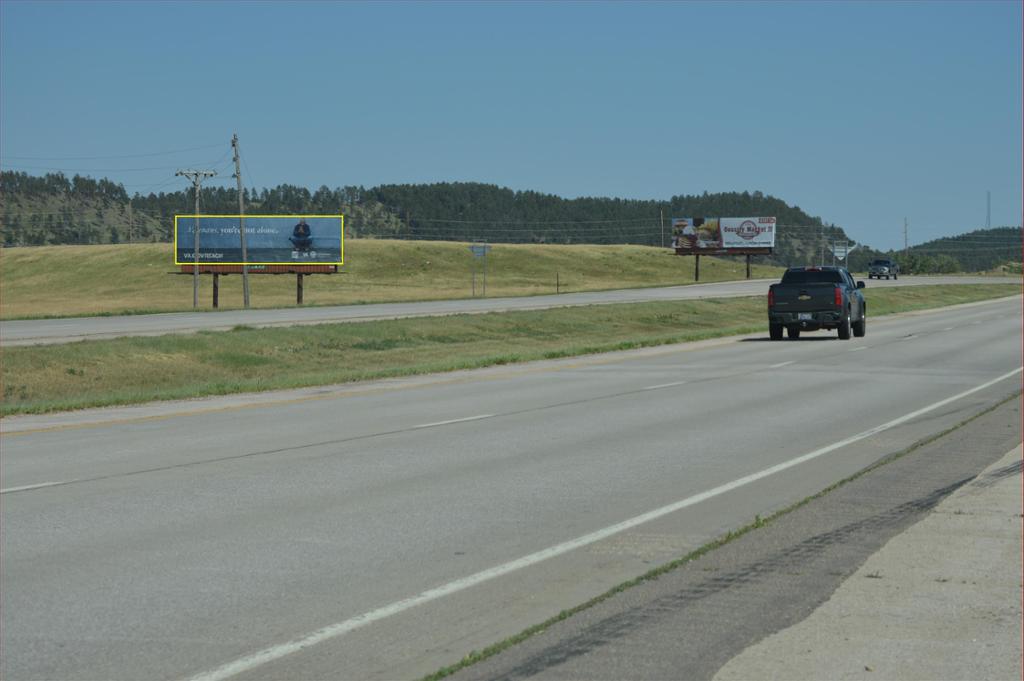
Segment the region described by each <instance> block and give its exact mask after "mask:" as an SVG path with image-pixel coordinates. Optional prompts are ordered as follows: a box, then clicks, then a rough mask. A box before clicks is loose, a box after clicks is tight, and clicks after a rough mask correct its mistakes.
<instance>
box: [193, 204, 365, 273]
mask: <svg viewBox="0 0 1024 681" xmlns="http://www.w3.org/2000/svg"><path fill="white" fill-rule="evenodd" d="M197 217H198V218H199V263H200V264H217V265H280V264H286V263H287V264H293V263H304V264H317V265H342V264H344V260H345V244H344V234H345V217H344V216H342V215H245V216H241V219H242V220H244V225H245V242H246V256H247V257H246V261H245V262H243V260H242V244H241V232H240V230H239V217H240V216H238V215H199V216H196V215H175V216H174V264H175V265H191V264H193V262H195V245H196V242H195V236H196V234H195V221H196V218H197Z"/></svg>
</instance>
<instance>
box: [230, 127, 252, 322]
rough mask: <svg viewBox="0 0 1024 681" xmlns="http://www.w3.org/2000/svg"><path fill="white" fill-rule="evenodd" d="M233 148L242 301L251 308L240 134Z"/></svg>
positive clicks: (233, 143) (234, 138)
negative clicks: (236, 188) (236, 181)
mask: <svg viewBox="0 0 1024 681" xmlns="http://www.w3.org/2000/svg"><path fill="white" fill-rule="evenodd" d="M231 147H232V148H233V149H234V150H235V179H236V180H238V235H239V238H240V239H241V240H242V301H243V302H244V305H245V307H246V308H248V307H249V252H248V250H246V247H245V218H243V217H242V216H243V215H245V199H244V197H243V196H242V168H241V165H240V164H241V152H240V151H239V150H238V133H237V132H236V133H235V134H234V135H233V136H232V137H231Z"/></svg>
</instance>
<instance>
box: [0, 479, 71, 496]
mask: <svg viewBox="0 0 1024 681" xmlns="http://www.w3.org/2000/svg"><path fill="white" fill-rule="evenodd" d="M69 482H76V481H75V480H55V481H52V482H40V483H38V484H35V485H22V486H21V487H5V488H4V489H0V494H7V493H8V492H24V491H25V490H30V489H39V488H40V487H53V486H54V485H66V484H68V483H69Z"/></svg>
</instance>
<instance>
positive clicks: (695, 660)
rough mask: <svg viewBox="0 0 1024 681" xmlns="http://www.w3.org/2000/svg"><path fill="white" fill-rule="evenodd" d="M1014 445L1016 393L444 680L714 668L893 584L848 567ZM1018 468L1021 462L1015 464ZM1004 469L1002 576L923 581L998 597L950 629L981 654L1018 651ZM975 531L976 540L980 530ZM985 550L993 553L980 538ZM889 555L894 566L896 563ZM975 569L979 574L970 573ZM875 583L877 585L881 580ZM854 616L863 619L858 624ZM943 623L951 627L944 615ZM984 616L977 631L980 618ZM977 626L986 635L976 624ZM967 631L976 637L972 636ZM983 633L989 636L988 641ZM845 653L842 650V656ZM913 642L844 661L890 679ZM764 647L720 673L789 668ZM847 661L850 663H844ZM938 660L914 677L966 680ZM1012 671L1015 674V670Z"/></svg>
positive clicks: (918, 613) (892, 616)
mask: <svg viewBox="0 0 1024 681" xmlns="http://www.w3.org/2000/svg"><path fill="white" fill-rule="evenodd" d="M1019 444H1020V397H1019V396H1018V397H1016V398H1014V399H1012V400H1010V401H1008V402H1005V403H1003V404H1002V405H1001V406H999V407H997V408H995V409H993V410H991V411H988V412H986V413H984V414H982V415H981V416H979V417H978V418H975V419H973V420H971V421H969V422H968V423H966V424H965V425H963V426H961V427H960V428H958V429H956V430H954V431H952V432H950V433H948V434H946V435H944V436H942V437H940V438H938V439H935V440H933V441H931V442H929V443H927V444H924V445H922V446H920V447H917V448H915V449H913V450H911V451H909V452H908V453H906V454H905V455H903V456H899V457H897V458H895V459H894V460H892V461H890V462H888V463H887V464H885V465H882V466H879V467H877V468H873V469H871V470H869V471H868V472H866V473H864V474H863V475H860V476H859V477H856V478H855V479H853V480H851V481H849V482H848V483H846V484H844V485H841V486H839V487H838V488H836V489H833V490H832V491H831V492H829V493H827V494H824V495H822V496H819V497H817V498H814V499H812V500H810V501H809V502H808V503H806V504H804V505H802V506H800V507H798V508H796V509H794V510H792V511H790V512H789V513H786V514H784V515H781V516H780V517H778V518H775V519H774V520H772V521H771V522H768V523H767V524H765V525H763V526H761V527H759V528H757V529H756V530H754V531H751V532H748V533H746V534H744V535H742V536H741V537H739V538H738V539H736V540H734V541H731V542H729V543H727V544H725V545H724V546H722V547H720V548H718V549H715V550H714V551H711V552H710V553H707V554H705V555H703V556H700V557H699V558H697V559H695V560H692V561H690V562H688V563H686V564H684V565H683V566H681V567H679V568H678V569H675V570H672V571H670V572H668V573H664V574H661V575H659V576H658V577H657V578H656V579H652V580H648V581H645V582H643V583H641V584H640V585H639V586H636V587H634V588H630V589H627V590H625V591H622V592H621V593H618V594H615V595H613V596H611V597H610V598H607V599H605V600H602V601H600V602H598V603H597V604H596V605H594V606H593V607H591V608H588V609H585V610H583V611H581V612H579V613H578V614H576V615H574V616H572V617H569V618H567V619H564V620H562V621H559V622H555V623H553V624H551V626H549V627H547V628H546V629H544V630H543V631H542V632H540V633H538V634H536V635H534V636H532V637H530V638H528V639H527V640H525V641H524V642H522V643H521V644H519V645H516V646H513V647H511V648H509V649H507V650H505V651H504V652H502V653H500V654H497V655H495V656H493V657H490V658H487V659H485V660H483V661H481V662H479V663H477V664H474V665H472V666H469V667H466V668H464V669H462V670H461V671H459V672H458V673H456V674H455V675H454V677H453V678H456V679H522V678H540V679H660V678H687V679H711V678H713V677H714V676H715V674H716V673H717V672H719V670H720V669H721V668H722V667H723V665H726V663H728V662H729V661H730V660H732V659H733V658H734V657H736V656H737V655H739V654H740V653H742V652H743V651H744V650H747V649H748V648H750V647H751V646H754V645H755V644H757V643H758V642H760V641H762V640H765V639H766V637H770V636H771V635H772V634H775V633H776V632H780V631H784V630H787V629H789V628H790V627H792V626H793V625H796V624H798V623H800V622H803V621H804V620H805V619H807V618H808V617H809V616H811V615H812V613H814V612H815V611H816V610H817V609H818V608H819V607H820V606H822V604H824V603H826V602H827V601H829V599H830V598H831V597H832V596H833V594H834V593H836V591H837V589H839V588H840V586H841V585H843V584H844V583H849V582H871V583H870V584H867V585H862V584H857V587H859V588H871V589H879V588H883V587H887V586H888V584H893V585H898V583H899V582H897V580H896V575H895V573H894V574H893V578H892V581H891V582H887V579H886V577H885V575H886V571H888V570H889V569H891V568H890V567H886V568H885V569H884V570H882V571H881V572H880V575H881V576H882V577H883V578H882V579H877V578H870V579H869V578H867V577H863V576H861V577H858V575H859V574H861V573H860V572H859V570H860V568H861V566H862V565H863V564H865V562H866V561H868V560H869V559H870V558H871V557H873V556H874V555H875V554H876V552H878V551H880V550H881V549H882V548H883V547H884V546H885V545H886V544H887V543H888V542H889V541H890V540H891V539H892V538H894V537H898V536H900V535H901V534H902V533H903V532H905V531H906V530H908V529H909V528H911V527H913V526H914V525H915V524H916V523H918V522H919V521H921V520H922V519H925V518H927V517H929V516H930V514H931V513H932V512H933V511H934V510H935V509H936V507H937V506H939V504H940V503H941V502H942V501H943V500H944V499H946V498H947V497H949V495H951V494H953V493H954V492H956V491H957V490H961V489H962V488H963V492H962V494H961V495H958V496H957V497H955V499H956V500H957V501H956V503H962V499H963V495H967V494H972V493H974V491H975V490H984V489H986V488H985V487H984V484H985V483H984V482H983V481H984V480H985V478H979V480H978V481H976V482H977V484H974V485H970V483H972V481H975V478H976V477H977V476H978V475H979V473H981V472H982V471H985V470H987V469H989V467H991V466H993V465H994V466H995V468H994V470H997V471H998V470H1000V463H999V462H1001V461H1002V460H1003V459H1004V455H1005V454H1006V452H1007V451H1010V450H1013V449H1014V448H1016V447H1017V446H1018V445H1019ZM1003 468H1004V469H1005V466H1003ZM1005 470H1010V469H1005ZM1016 471H1017V473H1019V467H1018V468H1017V469H1016ZM1004 478H1005V482H1002V483H1000V484H999V485H998V486H996V485H993V486H992V487H993V489H995V488H997V487H998V489H999V490H1000V494H1001V493H1002V491H1004V488H1003V486H1004V485H1009V487H1010V488H1011V493H1010V494H1009V496H1003V497H1001V498H1000V500H999V504H1000V508H1001V509H1002V512H1003V515H1004V516H1005V515H1006V512H1010V513H1012V512H1014V510H1015V511H1016V513H1017V514H1018V517H1017V519H1016V524H1013V523H1009V522H1007V524H1012V525H1013V527H1014V528H1015V531H1016V532H1017V540H1018V543H1017V544H1016V548H1014V547H1013V545H1012V544H1011V546H1009V547H1000V549H999V551H1000V552H1001V553H1002V554H1003V555H1004V556H1010V555H1011V554H1012V560H1010V561H1009V562H1007V560H1006V558H1005V557H1004V558H1002V559H1000V558H998V557H995V556H993V557H992V560H993V562H992V569H993V570H995V571H996V572H997V573H998V572H999V570H1000V568H1001V570H1002V574H1001V577H1000V579H999V580H989V579H988V578H984V579H979V578H971V577H961V576H960V575H961V574H962V571H963V570H965V569H969V568H970V566H969V565H968V566H962V565H961V566H960V567H958V568H957V569H956V570H953V566H950V569H949V575H948V576H945V575H939V574H938V572H936V576H935V577H933V578H932V579H941V578H948V579H950V581H951V582H952V580H953V579H958V580H962V581H966V582H968V583H967V584H962V585H954V586H953V587H950V582H933V583H934V587H936V588H946V589H947V591H951V590H952V589H953V588H960V589H962V591H960V594H961V595H962V596H965V597H966V596H968V595H971V594H973V590H975V589H977V590H979V591H981V590H986V591H987V590H991V592H990V593H989V594H988V595H989V596H990V597H992V598H994V599H995V600H994V601H993V602H998V603H999V604H1001V607H1002V608H1003V609H1002V610H994V609H992V608H989V609H988V610H983V611H982V612H983V613H985V617H990V618H991V619H992V621H991V622H986V621H985V619H984V617H981V619H980V621H978V622H976V621H975V619H976V618H974V615H973V614H969V615H967V616H968V617H969V618H971V619H970V620H969V622H970V623H971V626H972V627H974V626H977V627H979V628H978V630H977V631H978V633H973V631H974V630H967V631H965V630H963V628H961V629H960V632H961V634H962V636H963V637H964V638H966V639H967V644H968V645H976V646H978V648H979V650H981V651H989V653H990V654H991V655H1000V654H1001V655H1003V656H1006V655H1007V652H1006V651H1007V648H1006V646H1009V649H1010V650H1014V651H1019V642H1020V617H1019V612H1020V611H1019V604H1020V597H1021V590H1020V589H1021V587H1020V584H1021V582H1020V550H1019V549H1020V544H1019V532H1020V517H1019V513H1020V495H1019V489H1020V478H1019V475H1016V474H1013V472H1012V470H1010V472H1009V473H1008V474H1006V475H1004ZM969 485H970V486H969ZM1014 489H1015V490H1017V495H1016V497H1014V496H1013V494H1012V491H1013V490H1014ZM982 496H984V498H985V499H990V498H991V497H989V496H987V495H982ZM986 503H987V502H986ZM1004 506H1008V507H1009V509H1006V508H1003V507H1004ZM944 508H946V507H944ZM980 508H981V507H979V510H980ZM955 510H956V506H955V504H954V506H953V511H949V512H943V515H946V516H950V517H949V518H947V519H946V520H947V522H950V523H960V524H961V526H966V524H967V522H968V521H969V520H970V519H972V518H979V519H980V518H982V517H984V516H979V515H978V514H976V515H968V514H966V513H964V514H956V513H955ZM986 522H988V520H986ZM945 527H946V529H947V531H946V533H945V534H943V533H936V532H935V531H931V530H929V529H928V527H926V528H924V529H923V530H922V531H921V532H922V533H924V534H923V535H922V536H926V537H928V542H926V543H927V545H926V546H923V547H916V548H915V551H917V552H918V555H917V557H916V559H918V560H919V561H920V563H922V564H923V565H925V566H928V570H929V571H932V570H933V569H934V568H935V567H936V566H935V565H933V564H934V563H936V556H938V555H941V554H943V553H944V552H945V551H946V547H947V546H950V545H953V544H954V542H953V538H952V537H948V536H947V535H948V534H949V532H950V531H953V530H955V527H954V526H952V525H946V526H945ZM916 534H917V533H915V535H916ZM956 539H957V541H958V542H960V541H968V542H969V540H966V539H961V538H956ZM1004 539H1005V537H1004V536H1003V535H999V536H997V537H992V538H989V539H988V540H985V541H991V542H993V543H997V544H1002V543H1003V542H1004ZM915 541H916V540H915ZM979 541H982V538H981V537H979ZM1006 541H1011V540H1010V539H1006ZM1014 551H1016V553H1014ZM987 552H988V553H993V554H994V553H997V552H996V551H995V549H993V548H991V547H989V548H988V550H987ZM889 565H893V566H895V565H896V563H890V564H889ZM869 570H879V568H869ZM939 572H942V571H941V570H940V571H939ZM929 574H930V572H929ZM979 574H980V573H979ZM1007 579H1009V580H1010V581H1009V582H1007V581H1006V580H1007ZM972 581H973V582H977V584H971V583H970V582H972ZM881 582H887V583H886V584H885V585H883V584H881ZM1014 603H1015V604H1016V606H1017V608H1018V609H1017V611H1016V612H1017V615H1016V618H1017V619H1016V626H1015V627H1014V626H1012V624H1007V619H1006V618H1007V617H1011V618H1012V617H1013V616H1014V615H1013V612H1012V607H1013V605H1014ZM912 606H913V607H916V608H924V607H925V606H928V601H927V600H914V601H912V602H910V603H909V604H908V606H907V607H912ZM949 607H951V608H952V607H955V606H949ZM948 612H949V611H948V610H943V611H939V610H937V609H934V608H932V609H924V610H921V609H917V610H907V611H900V610H899V609H893V608H888V609H886V610H879V611H878V613H877V615H878V617H879V618H883V619H885V620H886V621H887V626H890V627H896V628H899V627H906V626H907V623H917V624H919V625H920V626H925V627H927V626H930V623H931V620H932V618H933V617H934V616H936V615H939V616H943V615H942V614H940V613H945V614H946V615H948ZM979 617H980V615H979ZM864 624H865V625H866V626H872V625H871V624H869V623H867V622H864ZM837 626H841V623H837ZM951 626H953V627H955V626H956V625H955V624H952V623H951ZM982 626H984V629H982V628H980V627H982ZM1000 629H1005V631H999V638H998V639H997V640H992V641H989V640H986V637H987V636H989V635H991V634H992V632H994V631H998V630H1000ZM879 631H881V630H879ZM982 631H985V632H987V633H985V634H982V633H981V632H982ZM954 633H955V629H954V630H951V631H947V632H946V635H947V636H948V635H953V634H954ZM844 636H845V637H846V638H849V636H848V635H844V634H833V635H832V637H831V639H829V645H832V646H837V647H839V648H842V647H843V646H845V645H847V644H848V642H847V641H844V640H843V638H844ZM908 636H912V634H908ZM837 637H838V638H837ZM1011 638H1012V639H1013V640H1012V641H1011V640H1010V639H1011ZM971 639H977V642H975V641H971ZM767 640H768V641H770V640H771V639H770V638H769V639H767ZM987 643H993V644H994V646H989V647H986V646H985V644H987ZM1011 644H1012V645H1011ZM794 645H796V646H799V645H801V642H800V640H799V639H794ZM803 645H804V647H803V648H802V650H803V651H804V655H805V657H808V658H812V657H820V658H821V659H822V660H823V661H824V662H826V663H827V662H828V660H829V659H830V658H829V657H828V655H829V654H830V653H827V652H821V653H820V655H817V656H811V655H808V654H807V653H806V651H807V650H808V649H809V650H811V651H812V653H813V652H814V651H815V639H813V638H810V639H808V638H807V637H806V636H805V637H804V639H803ZM867 645H870V644H867ZM994 651H998V652H994ZM855 652H856V651H851V654H854V653H855ZM883 652H884V654H885V655H887V656H889V658H890V660H889V661H888V662H886V660H885V659H884V658H882V657H880V655H881V654H882V653H883ZM922 654H926V652H925V650H924V649H923V648H922V649H920V650H918V649H908V648H906V647H904V646H901V645H900V644H899V643H898V642H896V641H894V642H893V644H892V645H889V646H887V647H886V648H884V649H883V650H882V651H878V655H876V656H875V657H873V658H870V659H867V660H865V661H863V662H862V661H861V660H860V659H859V658H857V657H856V655H855V654H854V657H853V658H851V662H850V664H859V669H860V671H861V672H863V673H864V674H874V676H871V677H867V678H883V677H886V678H889V677H892V676H899V675H900V673H899V672H897V671H895V670H896V669H897V667H896V665H903V666H900V667H899V669H910V668H913V665H914V659H915V658H917V657H918V656H919V655H922ZM768 655H769V656H774V657H775V658H776V660H777V662H776V666H774V667H760V666H757V665H758V664H760V661H757V662H755V663H753V664H754V666H744V667H742V668H738V669H739V671H738V672H737V675H735V676H731V677H729V678H799V672H796V670H795V669H789V668H787V665H789V664H792V663H793V662H794V660H795V659H796V658H797V655H796V653H795V652H794V651H793V650H786V651H785V652H781V653H778V654H775V653H772V652H771V651H770V650H769V652H768ZM1018 664H1019V662H1018ZM876 665H877V667H876ZM883 665H891V666H889V667H886V668H887V669H893V670H894V671H893V674H883V675H881V676H880V675H878V674H877V673H875V672H868V671H867V670H866V669H865V667H872V668H873V669H875V668H878V667H882V666H883ZM856 669H857V668H856V667H854V668H853V671H856ZM998 671H999V670H997V669H996V668H995V667H992V666H982V667H979V668H976V669H972V673H971V674H967V675H966V676H973V677H975V678H980V677H989V678H998V676H991V675H990V674H989V672H991V673H997V672H998ZM948 672H949V673H930V674H926V675H925V676H922V677H921V678H925V677H928V678H936V677H938V678H964V675H962V674H960V675H958V674H957V670H956V669H949V670H948ZM807 678H865V677H861V676H849V677H846V676H843V675H842V674H841V673H840V669H839V667H838V666H837V665H833V666H831V667H826V668H822V667H818V668H816V669H810V670H809V671H808V672H807ZM1013 678H1019V675H1018V676H1016V677H1013Z"/></svg>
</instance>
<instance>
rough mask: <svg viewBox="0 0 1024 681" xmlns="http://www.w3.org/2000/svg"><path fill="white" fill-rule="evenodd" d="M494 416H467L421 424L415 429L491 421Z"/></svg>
mask: <svg viewBox="0 0 1024 681" xmlns="http://www.w3.org/2000/svg"><path fill="white" fill-rule="evenodd" d="M493 416H494V414H480V415H479V416H467V417H466V418H462V419H450V420H448V421H437V422H436V423H421V424H419V425H418V426H413V428H433V427H434V426H447V425H448V424H449V423H465V422H466V421H479V420H480V419H489V418H491V417H493Z"/></svg>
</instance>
